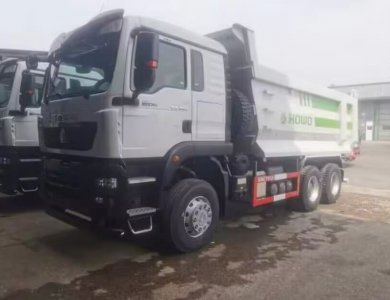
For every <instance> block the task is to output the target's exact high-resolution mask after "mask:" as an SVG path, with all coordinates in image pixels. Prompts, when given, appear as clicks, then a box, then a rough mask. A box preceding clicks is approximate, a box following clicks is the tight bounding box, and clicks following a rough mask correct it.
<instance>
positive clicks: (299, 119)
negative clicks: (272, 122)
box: [280, 113, 314, 126]
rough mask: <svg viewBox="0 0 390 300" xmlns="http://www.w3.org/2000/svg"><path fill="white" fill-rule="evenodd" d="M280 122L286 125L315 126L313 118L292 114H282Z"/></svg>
mask: <svg viewBox="0 0 390 300" xmlns="http://www.w3.org/2000/svg"><path fill="white" fill-rule="evenodd" d="M280 122H281V123H282V124H284V125H306V126H313V125H314V124H313V117H312V116H308V115H299V114H292V113H282V115H281V118H280Z"/></svg>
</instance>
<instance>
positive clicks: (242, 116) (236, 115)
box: [232, 90, 255, 138]
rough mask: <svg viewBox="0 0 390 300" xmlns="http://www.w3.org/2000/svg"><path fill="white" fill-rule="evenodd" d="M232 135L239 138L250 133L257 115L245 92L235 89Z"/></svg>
mask: <svg viewBox="0 0 390 300" xmlns="http://www.w3.org/2000/svg"><path fill="white" fill-rule="evenodd" d="M232 99H233V104H232V109H233V114H232V137H233V138H237V137H240V136H242V135H246V134H248V133H249V130H250V129H251V127H252V123H253V120H254V117H255V114H254V109H253V105H252V104H251V102H250V100H249V99H248V97H247V96H245V94H244V93H243V92H241V91H239V90H233V97H232Z"/></svg>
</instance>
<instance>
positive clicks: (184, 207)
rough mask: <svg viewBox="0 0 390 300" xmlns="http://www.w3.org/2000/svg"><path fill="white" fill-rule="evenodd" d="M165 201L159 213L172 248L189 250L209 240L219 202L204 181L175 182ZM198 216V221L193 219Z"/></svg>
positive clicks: (211, 235)
mask: <svg viewBox="0 0 390 300" xmlns="http://www.w3.org/2000/svg"><path fill="white" fill-rule="evenodd" d="M165 204H166V205H165V208H164V209H163V212H162V221H163V224H162V225H163V232H164V238H165V239H166V240H167V241H168V242H169V244H170V246H171V247H172V248H173V249H174V250H176V251H178V252H182V253H186V252H191V251H194V250H197V249H199V248H201V247H203V246H205V245H207V244H209V243H210V242H211V240H212V238H213V236H214V232H215V229H216V226H217V223H218V218H219V202H218V196H217V193H216V192H215V190H214V188H213V187H212V186H211V185H210V184H209V183H208V182H206V181H203V180H199V179H184V180H181V181H179V182H178V183H177V184H176V185H175V186H173V187H172V189H171V190H170V191H169V193H168V197H167V199H166V203H165ZM191 205H192V206H191ZM198 215H200V216H201V218H202V221H199V220H198V222H196V221H195V220H196V216H198ZM197 226H198V227H197ZM201 226H203V227H202V229H201ZM195 227H197V228H195ZM203 229H204V230H203Z"/></svg>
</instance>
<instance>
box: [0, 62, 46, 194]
mask: <svg viewBox="0 0 390 300" xmlns="http://www.w3.org/2000/svg"><path fill="white" fill-rule="evenodd" d="M32 60H34V62H33V61H32ZM30 62H31V64H30ZM30 62H29V61H28V60H26V59H16V58H15V59H14V58H8V59H5V60H3V61H2V62H0V182H1V187H0V189H1V192H3V193H5V194H9V195H13V194H15V193H17V192H20V193H27V192H35V191H37V189H38V186H39V183H38V177H39V173H40V166H41V157H40V152H39V144H38V126H37V122H38V115H39V114H40V109H41V108H40V104H41V99H42V93H43V83H44V72H45V68H46V67H47V64H45V63H38V61H36V60H35V58H31V61H30Z"/></svg>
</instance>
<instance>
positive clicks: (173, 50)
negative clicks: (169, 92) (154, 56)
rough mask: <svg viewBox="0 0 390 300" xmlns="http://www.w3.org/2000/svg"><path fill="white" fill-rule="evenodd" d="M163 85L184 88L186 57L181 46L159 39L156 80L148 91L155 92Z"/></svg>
mask: <svg viewBox="0 0 390 300" xmlns="http://www.w3.org/2000/svg"><path fill="white" fill-rule="evenodd" d="M164 87H169V88H175V89H185V88H186V59H185V50H184V49H183V48H182V47H179V46H175V45H172V44H169V43H166V42H163V41H160V42H159V59H158V67H157V70H156V80H155V82H154V84H153V86H152V87H151V88H150V90H149V93H154V92H157V91H158V90H160V89H162V88H164Z"/></svg>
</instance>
